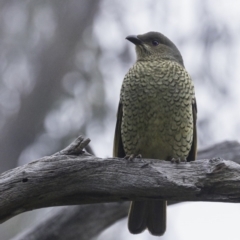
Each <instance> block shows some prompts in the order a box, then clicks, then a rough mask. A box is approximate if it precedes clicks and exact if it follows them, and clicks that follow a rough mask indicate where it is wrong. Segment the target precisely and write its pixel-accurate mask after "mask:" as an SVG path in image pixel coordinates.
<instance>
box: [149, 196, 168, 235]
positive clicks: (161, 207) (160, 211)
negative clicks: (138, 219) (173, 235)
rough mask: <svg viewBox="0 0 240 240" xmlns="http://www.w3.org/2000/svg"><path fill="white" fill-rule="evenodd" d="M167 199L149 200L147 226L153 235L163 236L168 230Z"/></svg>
mask: <svg viewBox="0 0 240 240" xmlns="http://www.w3.org/2000/svg"><path fill="white" fill-rule="evenodd" d="M166 209H167V201H160V200H151V201H148V207H147V211H148V220H147V228H148V230H149V232H150V233H151V234H152V235H155V236H162V235H163V234H164V232H165V231H166V217H167V216H166V215H167V211H166Z"/></svg>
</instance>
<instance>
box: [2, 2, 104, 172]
mask: <svg viewBox="0 0 240 240" xmlns="http://www.w3.org/2000/svg"><path fill="white" fill-rule="evenodd" d="M14 2H15V1H7V3H5V5H4V4H2V6H3V8H2V10H0V12H1V11H4V7H5V6H7V5H8V4H14ZM51 3H52V6H51V7H52V10H53V13H54V17H55V18H56V23H57V24H56V32H55V34H54V39H53V40H52V41H49V42H48V44H45V45H41V46H40V47H39V48H38V49H34V50H33V51H32V50H31V47H29V49H28V48H27V49H25V50H26V51H32V52H30V53H28V55H29V56H30V60H31V62H32V63H33V66H34V68H35V69H34V81H35V86H34V88H33V90H32V91H31V92H30V94H28V95H25V96H22V98H21V106H20V109H19V112H18V113H17V114H15V115H13V116H11V117H10V118H9V119H8V121H7V124H6V126H5V127H4V129H3V130H2V131H1V134H0V152H1V156H0V166H1V169H0V172H3V171H6V170H8V169H10V168H13V167H15V166H16V164H17V160H18V157H19V155H20V153H21V152H22V150H23V149H24V148H26V147H27V146H28V145H29V144H30V143H32V142H33V141H34V138H35V137H36V136H37V135H38V134H39V133H40V132H41V131H43V127H44V126H43V123H44V118H45V116H46V114H47V112H48V111H49V108H50V107H51V106H52V105H53V102H54V100H56V99H58V98H59V96H60V95H61V94H62V89H61V88H62V86H61V80H62V78H63V76H64V74H65V73H66V72H67V71H68V70H69V68H70V67H71V66H70V60H71V57H72V55H73V53H74V51H75V49H76V47H77V45H78V44H79V41H81V36H82V34H83V32H84V30H85V29H86V27H89V26H91V25H92V24H93V19H94V16H95V14H96V12H97V9H98V6H99V3H100V1H94V0H81V1H78V0H70V1H68V2H67V4H66V2H65V1H52V2H51ZM25 4H28V5H29V6H28V8H29V9H28V11H29V15H31V14H33V13H34V11H33V8H36V7H37V6H36V5H38V4H40V5H41V4H46V3H36V1H34V2H32V3H25ZM28 17H29V16H28ZM29 18H31V16H30V17H29ZM28 21H31V20H29V19H28ZM0 25H1V24H0ZM0 29H1V26H0Z"/></svg>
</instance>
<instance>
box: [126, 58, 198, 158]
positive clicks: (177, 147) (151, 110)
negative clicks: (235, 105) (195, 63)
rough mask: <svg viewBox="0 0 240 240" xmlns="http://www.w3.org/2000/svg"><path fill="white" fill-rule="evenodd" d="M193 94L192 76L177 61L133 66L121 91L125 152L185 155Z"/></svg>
mask: <svg viewBox="0 0 240 240" xmlns="http://www.w3.org/2000/svg"><path fill="white" fill-rule="evenodd" d="M193 97H194V90H193V85H192V81H191V78H190V76H189V75H188V73H187V72H186V70H185V69H184V68H183V67H182V66H180V65H179V64H177V63H174V62H170V61H163V62H161V63H159V62H156V63H154V62H148V63H144V62H142V63H137V64H136V65H134V67H133V68H132V69H130V70H129V72H128V74H127V75H126V76H125V79H124V82H123V85H122V90H121V102H122V104H123V119H122V133H121V134H122V139H123V145H124V150H125V152H126V154H142V156H143V157H148V158H161V159H167V158H169V157H180V158H185V157H187V155H188V152H189V150H190V147H191V143H192V135H193V116H192V101H193Z"/></svg>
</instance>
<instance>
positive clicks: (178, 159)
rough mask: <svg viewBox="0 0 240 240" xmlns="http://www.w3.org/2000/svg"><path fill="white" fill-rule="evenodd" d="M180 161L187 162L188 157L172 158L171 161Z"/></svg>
mask: <svg viewBox="0 0 240 240" xmlns="http://www.w3.org/2000/svg"><path fill="white" fill-rule="evenodd" d="M180 162H187V159H186V158H180V157H179V158H172V159H171V163H180Z"/></svg>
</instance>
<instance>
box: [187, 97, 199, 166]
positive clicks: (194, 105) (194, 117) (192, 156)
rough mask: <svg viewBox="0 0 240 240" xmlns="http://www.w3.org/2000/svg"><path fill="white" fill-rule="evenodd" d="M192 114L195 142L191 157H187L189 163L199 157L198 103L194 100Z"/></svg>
mask: <svg viewBox="0 0 240 240" xmlns="http://www.w3.org/2000/svg"><path fill="white" fill-rule="evenodd" d="M192 113H193V142H192V147H191V149H190V152H189V155H188V157H187V161H188V162H190V161H193V160H195V159H196V157H197V126H196V122H197V102H196V99H195V98H194V101H193V104H192Z"/></svg>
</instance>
